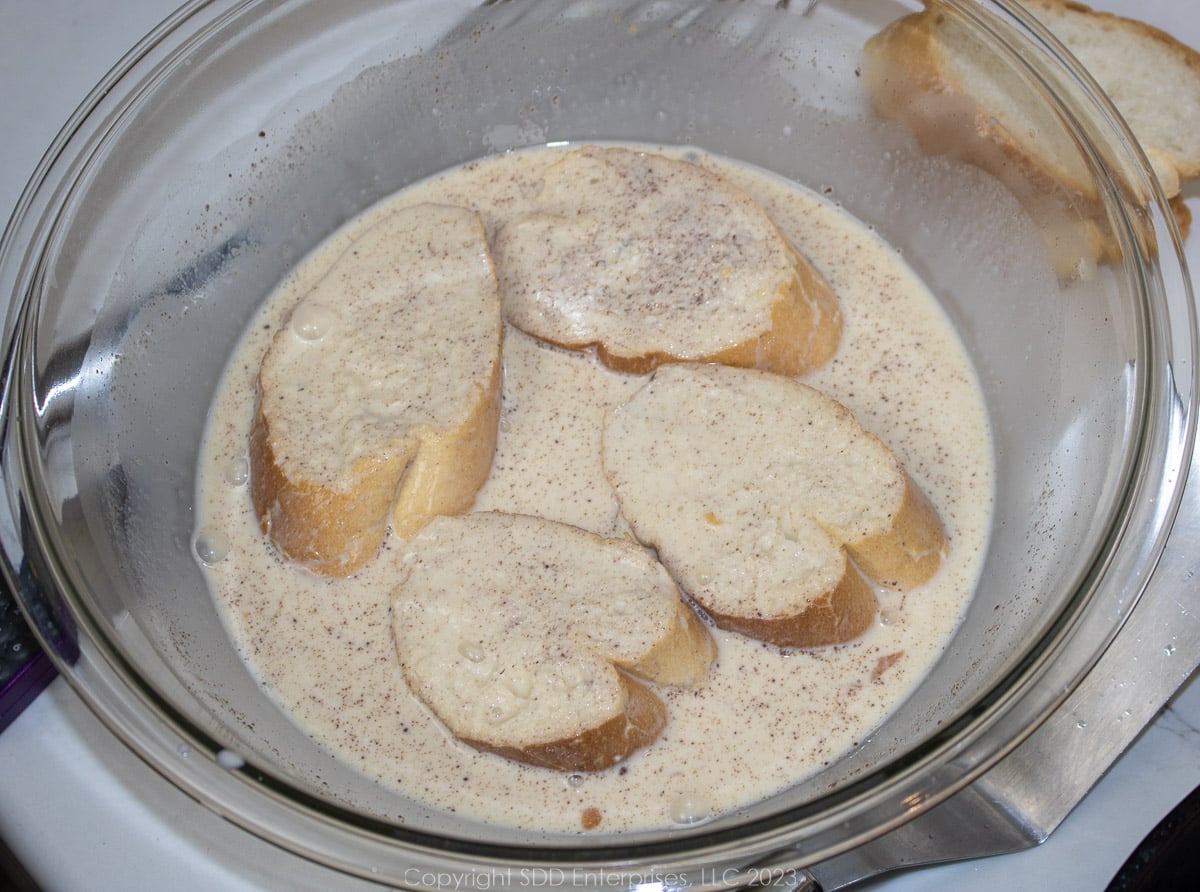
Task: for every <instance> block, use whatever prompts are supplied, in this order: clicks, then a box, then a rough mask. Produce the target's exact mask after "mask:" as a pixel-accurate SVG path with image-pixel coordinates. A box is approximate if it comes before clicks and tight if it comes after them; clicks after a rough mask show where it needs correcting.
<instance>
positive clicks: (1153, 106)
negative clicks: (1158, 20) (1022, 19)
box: [1022, 0, 1200, 198]
mask: <svg viewBox="0 0 1200 892" xmlns="http://www.w3.org/2000/svg"><path fill="white" fill-rule="evenodd" d="M1022 2H1023V4H1024V6H1025V8H1026V9H1028V10H1029V12H1031V13H1032V14H1033V15H1034V16H1035V17H1036V18H1037V19H1038V20H1039V21H1040V22H1041V23H1042V24H1044V25H1045V26H1046V27H1047V28H1049V29H1050V31H1051V32H1052V33H1053V34H1054V36H1055V37H1057V38H1058V39H1059V40H1060V41H1062V43H1063V44H1064V45H1065V46H1066V47H1067V49H1068V50H1070V51H1071V53H1072V55H1074V56H1075V57H1076V58H1077V59H1078V60H1079V61H1080V62H1082V63H1083V65H1084V67H1085V68H1086V69H1087V70H1088V73H1089V74H1091V76H1092V77H1093V78H1095V80H1096V83H1098V84H1099V85H1100V87H1101V88H1102V89H1103V90H1104V92H1105V93H1107V94H1108V96H1109V98H1110V99H1112V101H1113V104H1114V105H1115V106H1116V107H1117V110H1118V111H1119V112H1120V113H1121V116H1122V117H1123V118H1124V119H1125V121H1126V123H1128V124H1129V127H1130V129H1131V130H1132V131H1133V134H1134V136H1136V137H1137V140H1138V142H1139V143H1141V145H1142V147H1143V148H1144V149H1145V150H1146V154H1147V156H1148V157H1149V159H1150V161H1151V163H1152V165H1153V166H1154V168H1155V171H1156V172H1158V174H1159V178H1160V180H1161V181H1162V185H1163V189H1164V191H1165V192H1166V194H1167V197H1168V198H1171V197H1173V196H1174V195H1176V194H1178V192H1179V181H1180V180H1181V179H1183V180H1189V179H1194V178H1195V177H1200V53H1197V52H1196V51H1195V50H1193V49H1192V48H1191V47H1189V46H1187V45H1185V44H1183V43H1181V42H1180V41H1178V40H1176V39H1175V38H1174V37H1172V36H1171V35H1170V34H1167V33H1166V32H1164V31H1161V30H1159V29H1158V28H1155V27H1153V26H1151V25H1148V24H1146V23H1145V22H1141V21H1137V20H1135V19H1130V18H1125V17H1122V16H1117V15H1113V14H1111V13H1107V12H1099V11H1097V10H1094V9H1092V8H1090V7H1088V6H1085V5H1084V4H1082V3H1077V2H1075V0H1022Z"/></svg>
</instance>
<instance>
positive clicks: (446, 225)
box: [250, 204, 501, 575]
mask: <svg viewBox="0 0 1200 892" xmlns="http://www.w3.org/2000/svg"><path fill="white" fill-rule="evenodd" d="M500 347H501V317H500V297H499V290H498V286H497V283H496V276H495V271H494V268H493V266H492V261H491V255H490V253H489V250H488V245H487V240H486V236H485V234H484V228H483V224H482V222H481V220H480V218H479V216H478V215H477V214H476V213H474V212H473V211H468V210H465V209H462V208H456V207H446V206H441V205H431V204H423V205H417V206H415V207H410V208H407V209H404V210H400V211H398V212H396V213H395V214H393V215H391V216H389V217H387V218H385V219H383V220H381V221H380V222H378V223H376V224H375V225H374V226H372V227H371V228H370V229H369V230H367V231H366V232H365V233H363V234H362V235H361V236H360V237H359V238H357V239H356V240H355V241H354V242H353V243H352V244H350V246H349V247H348V248H347V249H346V250H345V252H344V253H343V254H342V255H341V256H340V257H339V258H338V259H337V261H336V262H335V263H334V264H333V266H332V267H331V268H330V269H329V271H328V272H327V273H326V274H325V275H324V277H323V278H322V279H321V280H320V281H319V282H318V283H317V284H316V285H315V286H314V287H313V288H312V290H311V291H309V292H308V293H307V294H306V295H305V296H304V298H303V299H302V300H301V301H300V303H299V304H297V306H296V307H295V308H294V309H293V311H292V313H291V315H290V317H289V318H288V320H287V322H286V323H285V325H284V326H283V327H282V328H281V329H280V330H279V331H278V332H277V333H276V334H275V336H274V339H273V340H272V342H271V346H270V347H269V349H268V350H267V353H266V355H265V356H264V358H263V361H262V365H261V367H260V369H259V374H258V404H257V410H256V413H255V418H254V422H253V426H252V428H251V432H250V492H251V497H252V499H253V502H254V509H255V511H256V513H257V515H258V517H259V522H260V524H261V526H262V529H263V531H264V533H266V534H267V536H269V538H270V540H271V541H272V542H273V543H274V544H275V546H276V547H277V548H278V549H279V551H280V552H281V553H282V554H283V555H284V557H286V558H287V559H289V560H292V561H295V562H297V563H299V564H301V565H303V566H304V567H306V568H308V569H309V570H312V571H313V572H316V573H320V574H323V575H345V574H348V573H350V572H352V571H353V570H355V569H356V568H357V567H359V566H361V565H362V564H363V563H364V562H365V561H366V560H368V559H369V558H370V557H371V556H372V555H374V554H375V552H376V551H377V549H378V548H379V546H380V543H381V542H382V541H383V538H384V535H385V534H386V531H387V528H388V524H389V522H390V523H391V524H392V527H393V529H394V530H395V532H396V533H397V534H398V535H399V536H401V537H408V536H411V535H412V534H414V533H415V532H416V531H417V530H419V529H420V528H421V526H422V525H424V523H425V522H426V521H427V520H428V519H429V518H430V517H432V516H434V515H438V514H453V513H457V512H461V511H465V510H467V509H468V508H470V506H471V504H472V502H473V499H474V496H475V492H476V490H477V489H478V488H479V487H480V486H481V485H482V484H483V482H484V481H485V480H486V479H487V476H488V472H489V469H490V468H491V462H492V454H493V453H494V451H495V446H496V432H497V424H498V420H499V408H500V375H501V363H500Z"/></svg>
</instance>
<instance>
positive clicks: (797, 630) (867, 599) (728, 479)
mask: <svg viewBox="0 0 1200 892" xmlns="http://www.w3.org/2000/svg"><path fill="white" fill-rule="evenodd" d="M604 465H605V472H606V473H607V475H608V477H609V480H610V481H611V483H612V485H613V487H614V489H615V490H616V493H617V498H618V500H619V502H620V504H621V511H622V513H623V515H624V516H625V519H626V520H627V521H628V522H629V524H630V526H631V527H632V529H633V531H634V534H635V535H636V536H637V538H638V539H639V540H641V541H642V542H643V543H645V544H647V545H650V546H653V547H654V548H655V549H657V551H658V556H659V560H661V561H662V562H663V564H664V565H665V566H666V567H667V569H668V570H669V571H670V572H671V575H672V576H673V577H674V578H675V580H676V582H678V583H679V585H680V587H681V588H682V589H683V590H684V591H685V592H687V593H688V594H689V595H691V596H692V597H693V598H695V600H696V601H697V602H698V603H699V604H700V606H701V607H703V608H704V610H705V611H707V612H708V613H709V615H710V616H711V617H712V618H713V621H714V622H715V623H716V624H717V625H718V626H721V627H722V628H727V629H732V630H734V631H738V632H741V633H743V634H746V635H750V636H753V637H755V638H761V639H763V640H765V641H769V642H771V643H773V644H777V645H780V646H783V647H816V646H821V645H828V644H838V643H841V642H845V641H849V640H851V639H853V638H855V637H857V636H858V635H860V634H861V633H862V632H864V631H865V630H866V629H867V628H868V626H869V625H870V624H871V623H872V621H873V620H874V616H875V609H876V607H875V594H874V589H873V587H872V585H871V584H870V582H868V580H867V579H865V578H864V575H865V576H866V577H869V578H870V579H871V580H873V581H874V582H875V583H878V584H880V585H884V586H891V587H897V588H901V589H908V588H912V587H914V586H917V585H919V584H921V583H922V582H925V581H926V580H928V579H929V578H930V577H931V576H932V575H933V574H934V573H935V572H936V571H937V569H938V567H939V566H940V564H941V560H942V558H943V556H944V553H945V550H946V547H947V546H946V536H945V532H944V530H943V528H942V524H941V520H940V519H939V518H938V515H937V512H936V510H935V509H934V508H933V506H932V505H931V504H930V502H929V500H928V499H927V498H926V497H925V496H924V495H923V494H922V493H921V491H920V490H919V489H918V488H917V486H916V484H914V483H913V481H912V480H911V479H910V478H909V476H908V474H907V473H906V472H905V470H904V468H902V467H901V466H900V463H899V462H898V461H897V459H896V457H895V456H894V455H893V454H892V452H891V450H889V449H888V448H887V447H886V446H885V445H884V444H883V443H882V442H880V440H879V439H878V438H877V437H875V436H873V435H872V434H869V433H867V432H865V431H864V430H863V429H862V428H861V427H860V426H859V425H858V423H857V422H856V421H855V420H854V417H853V416H852V415H851V413H850V411H849V410H848V409H847V408H846V407H845V406H843V405H842V404H841V403H838V402H836V401H835V400H833V399H831V398H829V397H827V396H825V395H824V394H822V393H820V392H819V391H817V390H815V389H813V388H811V387H808V386H807V385H804V384H801V383H799V382H797V381H794V380H792V379H788V378H784V377H781V376H777V375H769V374H764V373H762V372H758V371H755V370H747V369H734V368H729V367H724V366H718V365H706V366H678V365H677V366H663V367H662V368H660V369H658V370H657V371H656V372H655V373H654V377H653V378H652V379H651V380H650V381H649V382H648V383H647V384H646V385H645V386H644V387H643V388H642V389H641V390H640V391H638V393H637V394H636V395H635V396H634V397H633V399H631V400H630V401H629V402H628V403H625V404H624V405H622V406H620V407H618V408H617V409H615V410H613V411H612V412H610V413H609V416H608V419H607V422H606V424H605V428H604Z"/></svg>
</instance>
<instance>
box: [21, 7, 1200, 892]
mask: <svg viewBox="0 0 1200 892" xmlns="http://www.w3.org/2000/svg"><path fill="white" fill-rule="evenodd" d="M176 5H177V0H87V2H85V3H80V2H78V0H37V2H36V3H35V2H28V0H0V83H2V84H3V85H4V89H3V90H2V91H0V134H2V136H0V160H2V161H3V163H2V164H0V217H2V218H3V219H7V216H8V214H9V212H10V210H11V209H12V208H13V207H14V206H15V204H16V202H17V199H18V196H19V195H20V191H21V189H22V188H23V187H24V184H25V182H26V180H27V179H28V177H29V175H30V174H31V173H32V172H33V169H34V167H35V166H36V165H37V162H38V159H39V158H40V157H41V154H42V152H43V151H44V150H45V148H46V147H47V146H48V145H49V143H50V141H51V140H52V139H53V137H54V135H55V133H56V132H57V130H58V128H59V127H60V126H61V125H62V123H63V122H65V121H66V119H67V118H68V116H69V115H70V113H71V112H72V111H73V109H74V108H75V106H76V105H77V104H78V103H79V102H80V101H81V100H82V99H83V97H84V96H86V95H87V93H88V91H89V90H90V89H91V87H92V86H93V85H94V84H95V83H96V82H97V81H98V80H99V79H100V78H101V76H102V75H103V74H104V73H105V71H106V70H107V69H108V68H109V67H110V65H112V64H113V63H114V62H115V61H116V60H117V59H119V58H120V57H121V55H123V54H124V52H125V51H126V50H127V49H129V48H130V47H131V46H132V45H133V44H134V43H135V42H136V41H137V40H138V39H139V38H140V37H141V36H142V35H143V34H144V33H146V32H147V31H148V30H150V29H151V28H152V27H153V26H154V25H155V24H157V22H158V21H160V20H161V19H162V18H164V17H166V16H167V15H168V14H169V13H170V12H171V11H172V10H173V9H174V7H175V6H176ZM1092 5H1094V6H1095V7H1097V8H1101V9H1107V10H1111V11H1113V12H1118V13H1121V14H1124V15H1129V16H1136V17H1139V18H1141V19H1143V20H1145V21H1148V22H1150V23H1152V24H1155V25H1157V26H1158V27H1160V28H1162V29H1164V30H1166V31H1169V32H1171V33H1172V34H1174V35H1176V36H1177V37H1179V38H1180V39H1181V40H1183V41H1184V42H1186V43H1189V44H1191V45H1193V46H1196V47H1200V4H1195V3H1193V2H1190V0H1137V2H1135V0H1095V2H1094V3H1093V4H1092ZM1185 194H1187V195H1190V196H1194V197H1193V198H1190V199H1189V204H1190V205H1191V206H1192V208H1193V212H1194V213H1196V215H1197V219H1198V220H1200V190H1195V191H1192V192H1189V193H1185ZM1187 253H1188V258H1189V262H1190V264H1191V268H1192V269H1194V270H1196V269H1200V225H1198V226H1197V227H1195V228H1194V230H1193V232H1192V235H1191V237H1190V238H1189V239H1188V242H1187ZM1197 785H1200V681H1197V680H1196V679H1195V678H1193V679H1192V681H1191V682H1190V683H1188V684H1187V685H1186V686H1185V687H1184V688H1183V689H1182V690H1181V691H1180V693H1179V694H1178V695H1177V697H1176V698H1175V699H1174V700H1173V701H1172V703H1171V704H1170V705H1169V706H1168V707H1167V708H1166V709H1165V710H1164V711H1163V712H1161V713H1160V715H1159V717H1158V718H1157V720H1156V721H1155V722H1154V723H1153V724H1151V725H1150V726H1149V727H1148V728H1147V729H1146V731H1145V732H1144V733H1143V734H1142V735H1141V737H1140V738H1139V739H1138V740H1137V741H1136V742H1135V743H1134V745H1133V746H1132V747H1131V748H1130V749H1129V750H1128V751H1127V752H1126V754H1125V755H1124V756H1123V757H1122V758H1121V759H1120V760H1119V761H1118V762H1117V763H1116V765H1115V766H1114V767H1113V768H1112V769H1111V771H1110V772H1109V773H1108V774H1107V776H1106V777H1105V778H1104V779H1103V780H1102V781H1101V782H1100V783H1099V784H1098V785H1097V786H1096V787H1095V789H1094V790H1093V791H1092V792H1091V794H1089V796H1088V797H1087V798H1086V799H1085V800H1084V802H1083V803H1082V804H1081V805H1080V806H1079V807H1078V808H1076V810H1075V811H1074V812H1073V813H1072V814H1071V816H1070V817H1069V818H1068V819H1067V820H1066V821H1065V822H1064V823H1063V824H1062V825H1061V826H1060V827H1059V828H1058V829H1057V830H1056V831H1055V832H1054V834H1053V835H1052V836H1051V837H1050V839H1049V840H1048V841H1047V842H1046V843H1044V844H1043V845H1042V846H1040V847H1038V848H1036V849H1032V850H1028V851H1025V852H1021V853H1018V854H1014V855H1005V856H999V857H995V858H990V859H985V860H980V861H976V862H969V863H964V864H954V865H946V866H943V867H937V868H927V869H923V870H919V871H915V872H912V873H909V874H907V875H902V876H898V877H893V878H889V879H887V880H886V881H884V882H881V883H878V884H873V885H872V888H873V889H876V890H880V889H882V890H885V892H905V890H910V889H911V890H917V889H920V890H941V889H946V890H960V889H967V888H969V889H972V890H981V892H987V890H996V892H1000V890H1004V892H1008V890H1010V889H1014V888H1017V889H1029V890H1041V889H1047V890H1049V889H1055V890H1057V889H1071V890H1085V892H1086V890H1103V889H1104V888H1105V887H1106V886H1107V884H1108V882H1109V880H1110V879H1111V878H1112V876H1113V875H1114V874H1115V873H1116V872H1117V870H1118V869H1119V868H1120V867H1121V865H1122V864H1123V863H1124V861H1125V859H1126V858H1127V857H1128V856H1129V854H1130V853H1131V852H1132V851H1133V850H1134V848H1135V847H1136V846H1137V845H1138V843H1139V842H1140V841H1141V840H1142V838H1143V837H1144V836H1145V835H1146V833H1148V832H1149V831H1150V830H1151V829H1152V828H1153V827H1154V826H1155V824H1157V823H1158V821H1159V820H1160V819H1161V818H1162V817H1163V816H1164V815H1166V814H1167V812H1168V811H1170V810H1171V808H1172V807H1174V805H1175V804H1176V803H1177V802H1179V801H1180V800H1181V799H1182V798H1183V797H1184V796H1186V795H1187V794H1188V793H1189V792H1190V791H1191V790H1192V789H1193V787H1196V786H1197ZM0 838H3V839H4V840H5V841H6V842H7V844H8V845H9V847H10V848H11V849H12V850H13V851H14V853H15V854H16V855H17V857H18V858H20V860H21V861H22V862H23V863H24V864H25V866H26V868H27V870H28V871H29V872H30V874H31V875H32V876H33V877H34V879H35V880H37V881H38V882H39V883H40V884H41V885H42V886H43V887H44V888H45V889H46V890H49V892H57V890H63V892H74V890H88V892H92V890H108V889H114V890H115V889H134V888H137V889H171V890H177V892H201V890H203V892H234V890H239V892H240V890H246V892H250V890H263V889H274V888H279V887H280V885H279V877H280V876H281V875H282V874H283V873H284V868H288V870H287V872H288V873H289V874H290V873H291V871H292V869H295V868H296V867H297V866H299V867H302V868H303V870H302V872H303V874H304V876H305V878H306V880H307V884H306V885H305V886H303V887H297V886H295V885H293V884H290V883H289V885H288V888H312V889H314V890H316V889H321V890H327V889H328V890H332V889H368V888H376V887H373V886H370V885H369V884H366V883H362V882H358V881H350V880H347V879H345V878H342V877H338V876H336V875H334V874H332V873H330V872H328V871H326V870H324V869H322V868H319V867H317V866H315V865H307V864H303V863H302V862H300V861H299V859H297V858H295V857H294V856H291V855H289V854H287V853H285V852H282V851H281V850H279V849H276V848H274V847H273V846H271V845H269V844H267V843H265V842H262V841H260V840H258V839H256V838H253V837H251V836H250V835H248V834H246V833H244V832H242V831H240V830H239V829H237V828H236V827H234V826H233V825H232V824H230V823H228V822H226V821H224V820H223V819H222V818H220V817H218V816H217V815H215V814H213V813H211V812H209V811H208V810H207V809H205V808H204V807H202V806H200V805H198V804H196V803H195V802H193V801H192V800H191V799H189V798H188V797H186V796H185V795H184V794H182V793H180V792H179V791H177V790H176V789H175V788H174V787H173V786H171V785H170V784H169V783H168V782H167V781H165V780H164V779H162V778H161V777H159V776H158V775H157V774H155V773H154V772H153V771H152V770H151V769H149V768H148V767H146V766H145V765H144V764H143V763H142V762H141V761H139V760H138V759H137V758H136V757H135V756H133V755H132V754H131V753H129V752H128V751H127V750H126V749H125V748H124V747H123V746H122V745H121V744H120V743H119V742H118V741H117V740H116V739H115V738H114V737H113V736H112V735H111V734H110V733H109V732H108V731H107V730H106V729H105V728H104V727H103V726H102V725H101V724H100V723H99V721H98V720H97V719H95V718H94V717H93V716H92V715H91V713H90V712H89V711H88V709H87V708H86V707H85V706H84V705H83V704H82V702H81V701H80V700H79V699H78V697H77V696H76V695H75V694H74V693H73V692H72V691H71V690H70V688H69V687H68V686H67V685H66V684H65V683H64V682H63V681H62V680H61V679H59V680H56V681H55V682H54V683H53V685H52V686H51V687H50V689H49V690H48V691H46V692H45V693H44V694H43V695H42V696H41V697H39V698H38V699H37V700H36V701H35V702H34V703H33V705H32V706H31V707H29V708H28V709H27V710H26V711H25V712H24V713H23V714H22V715H21V716H20V717H19V718H18V719H17V721H16V722H15V723H14V724H13V725H12V726H11V727H10V728H9V729H7V730H6V731H5V732H4V733H3V734H2V735H0Z"/></svg>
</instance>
